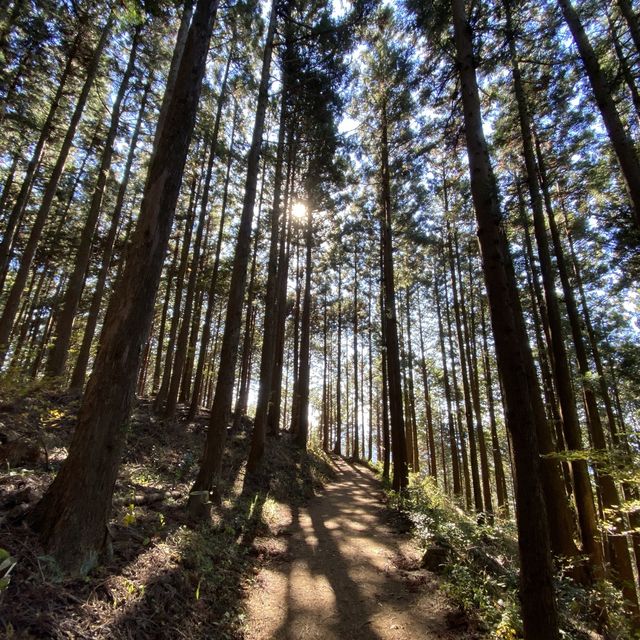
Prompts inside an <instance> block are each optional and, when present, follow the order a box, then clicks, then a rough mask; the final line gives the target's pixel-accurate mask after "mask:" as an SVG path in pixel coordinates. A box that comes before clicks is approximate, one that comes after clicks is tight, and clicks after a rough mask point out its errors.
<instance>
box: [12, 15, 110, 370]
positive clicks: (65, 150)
mask: <svg viewBox="0 0 640 640" xmlns="http://www.w3.org/2000/svg"><path fill="white" fill-rule="evenodd" d="M113 22H114V15H113V13H110V14H109V17H108V18H107V22H106V24H105V25H104V27H103V28H102V35H101V36H100V40H99V42H98V44H97V46H96V49H95V51H94V52H93V56H92V58H91V62H90V64H89V68H88V69H87V77H86V79H85V82H84V85H83V87H82V91H81V92H80V96H79V97H78V101H77V103H76V106H75V109H74V111H73V114H72V116H71V121H70V123H69V126H68V127H67V131H66V133H65V137H64V140H63V142H62V147H61V148H60V151H59V153H58V158H57V160H56V163H55V165H54V167H53V171H52V173H51V176H50V177H49V181H48V182H47V186H46V187H45V190H44V194H43V196H42V202H41V203H40V207H39V208H38V212H37V214H36V217H35V220H34V222H33V226H32V227H31V233H30V234H29V239H28V240H27V244H26V245H25V248H24V251H23V253H22V258H21V260H20V266H19V267H18V272H17V273H16V277H15V280H14V283H13V286H12V287H11V291H10V292H9V296H8V298H7V300H6V302H5V307H4V310H3V312H2V316H0V364H2V362H3V361H4V358H5V356H6V354H7V350H8V348H9V336H10V335H11V330H12V328H13V322H14V320H15V317H16V313H17V311H18V306H19V304H20V297H21V296H22V292H23V291H24V286H25V284H26V282H27V277H28V275H29V270H30V269H31V263H32V262H33V258H34V256H35V253H36V248H37V247H38V243H39V242H40V237H41V236H42V231H43V229H44V225H45V222H46V221H47V217H48V215H49V212H50V210H51V205H52V204H53V199H54V197H55V195H56V192H57V190H58V184H59V182H60V177H61V176H62V172H63V171H64V167H65V165H66V163H67V158H68V156H69V151H70V150H71V144H72V143H73V138H74V136H75V133H76V129H77V128H78V123H79V122H80V118H81V117H82V113H83V111H84V108H85V105H86V104H87V98H88V97H89V92H90V91H91V87H92V86H93V83H94V81H95V79H96V77H97V75H98V69H99V63H100V58H101V57H102V52H103V50H104V48H105V46H106V44H107V42H108V40H109V35H110V33H111V27H112V26H113Z"/></svg>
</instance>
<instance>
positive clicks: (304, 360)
mask: <svg viewBox="0 0 640 640" xmlns="http://www.w3.org/2000/svg"><path fill="white" fill-rule="evenodd" d="M305 243H306V245H307V257H306V264H305V276H304V278H305V283H304V299H303V302H302V323H301V327H300V365H299V370H298V371H299V373H298V376H299V377H298V395H299V399H298V432H297V434H296V443H297V445H298V446H299V447H300V448H301V449H306V448H307V440H308V438H309V369H310V356H311V350H310V342H311V257H312V250H313V219H312V207H311V204H310V203H309V204H308V205H307V228H306V230H305Z"/></svg>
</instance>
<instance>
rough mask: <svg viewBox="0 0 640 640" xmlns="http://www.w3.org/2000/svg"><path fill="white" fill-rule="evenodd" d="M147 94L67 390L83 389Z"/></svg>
mask: <svg viewBox="0 0 640 640" xmlns="http://www.w3.org/2000/svg"><path fill="white" fill-rule="evenodd" d="M150 91H151V81H150V80H149V81H148V82H147V84H146V85H145V88H144V92H143V94H142V99H141V100H140V107H139V109H138V118H137V120H136V124H135V125H134V128H133V134H132V135H131V140H130V141H129V154H128V156H127V161H126V164H125V167H124V172H123V174H122V182H121V183H120V187H119V188H118V195H117V196H116V204H115V206H114V208H113V213H112V214H111V221H110V224H109V231H108V232H107V237H106V239H105V242H104V249H103V253H102V263H101V265H100V272H99V273H98V280H97V282H96V288H95V289H94V291H93V296H92V298H91V304H90V306H89V315H88V316H87V323H86V325H85V327H84V333H83V335H82V343H81V345H80V351H79V352H78V358H77V360H76V363H75V365H74V367H73V373H72V374H71V382H70V384H69V388H70V389H82V387H83V386H84V380H85V377H86V375H87V367H88V365H89V357H90V355H91V345H92V343H93V338H94V335H95V332H96V327H97V325H98V315H99V313H100V307H101V306H102V298H103V295H104V289H105V286H106V284H107V276H108V275H109V267H110V266H111V260H112V258H113V247H114V246H115V242H116V236H117V235H118V227H119V226H120V218H121V216H122V209H123V207H124V198H125V195H126V193H127V187H128V185H129V178H130V176H131V167H132V166H133V160H134V158H135V154H136V147H137V146H138V138H139V136H140V129H141V127H142V119H143V117H144V113H145V110H146V107H147V100H148V97H149V92H150Z"/></svg>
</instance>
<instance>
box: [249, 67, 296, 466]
mask: <svg viewBox="0 0 640 640" xmlns="http://www.w3.org/2000/svg"><path fill="white" fill-rule="evenodd" d="M283 76H284V77H283V81H282V84H283V91H282V97H281V104H280V123H279V129H278V146H277V150H276V164H275V173H274V178H273V206H272V208H271V215H270V217H269V221H270V240H269V263H268V265H267V283H266V294H265V301H264V328H263V332H262V353H261V358H260V386H259V389H258V402H257V405H256V416H255V421H254V424H253V435H252V439H251V450H250V452H249V460H248V462H247V470H248V471H249V472H250V473H251V472H254V471H256V470H257V469H258V466H259V465H260V462H261V461H262V456H263V455H264V447H265V442H266V434H267V417H268V412H269V403H270V402H272V401H273V394H274V390H273V387H272V382H273V373H274V362H275V357H276V329H277V318H278V311H279V310H278V307H277V303H278V296H277V286H278V248H279V241H280V239H281V238H282V236H283V235H284V234H285V232H286V229H285V226H284V218H283V220H282V221H281V220H280V200H281V193H282V181H283V165H284V151H285V139H286V134H287V113H288V106H287V104H288V103H287V100H288V98H287V91H288V88H287V87H288V81H287V76H286V72H285V73H284V74H283Z"/></svg>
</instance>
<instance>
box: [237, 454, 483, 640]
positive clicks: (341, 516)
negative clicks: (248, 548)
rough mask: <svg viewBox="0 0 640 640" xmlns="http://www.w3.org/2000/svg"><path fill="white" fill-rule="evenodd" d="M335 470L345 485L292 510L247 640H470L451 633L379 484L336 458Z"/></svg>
mask: <svg viewBox="0 0 640 640" xmlns="http://www.w3.org/2000/svg"><path fill="white" fill-rule="evenodd" d="M334 465H335V467H336V471H337V474H338V475H337V478H336V480H335V481H334V482H333V483H331V484H329V485H328V486H327V488H326V490H325V491H324V492H323V494H322V495H321V496H319V497H317V498H314V499H312V500H311V501H310V503H309V504H308V506H306V507H304V508H298V507H293V508H292V512H291V523H290V525H289V526H288V527H287V528H286V530H285V531H284V532H283V533H285V534H286V535H287V545H286V547H287V549H286V552H285V553H280V554H278V555H274V556H273V558H272V560H271V561H270V562H268V563H267V564H266V565H265V566H264V567H263V568H262V570H261V571H260V573H259V574H258V576H257V577H256V581H255V583H254V586H253V588H252V589H251V590H250V591H249V595H248V599H247V611H248V619H247V624H246V637H247V638H248V639H249V640H272V639H273V640H303V639H310V640H311V639H317V640H344V639H348V640H353V639H358V638H362V639H363V640H364V639H365V638H366V639H370V640H378V639H379V640H387V639H388V640H392V639H393V640H409V639H411V640H415V639H419V638H424V639H436V638H443V639H445V638H449V639H453V638H472V637H473V634H469V633H468V632H467V630H463V631H461V630H460V629H457V630H454V629H452V628H451V627H450V625H449V624H448V622H447V620H448V615H447V614H448V613H450V609H449V608H448V606H447V604H446V602H445V600H444V597H443V596H442V594H440V592H439V591H438V588H437V583H436V581H435V579H434V577H433V576H432V575H431V574H429V573H428V572H426V571H425V570H424V569H421V568H420V566H419V554H418V553H417V551H416V549H415V548H414V547H413V546H412V543H411V541H410V540H408V539H407V538H406V537H402V536H399V535H398V534H397V533H395V532H393V531H391V530H390V529H389V527H388V526H387V525H386V524H385V522H384V517H383V516H384V507H383V504H382V500H381V498H382V492H381V488H380V484H379V482H378V481H377V480H376V479H375V477H374V476H373V474H372V473H371V472H369V471H368V470H367V469H363V468H359V467H356V466H354V465H349V464H348V463H347V462H345V461H343V460H341V459H337V458H336V459H335V460H334ZM399 559H400V560H399ZM401 565H402V566H405V567H409V571H407V570H402V569H400V568H399V566H401ZM409 574H411V575H409ZM416 585H419V586H418V588H416Z"/></svg>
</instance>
